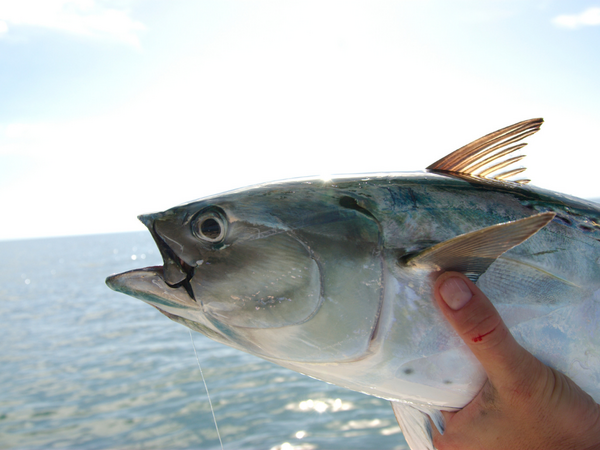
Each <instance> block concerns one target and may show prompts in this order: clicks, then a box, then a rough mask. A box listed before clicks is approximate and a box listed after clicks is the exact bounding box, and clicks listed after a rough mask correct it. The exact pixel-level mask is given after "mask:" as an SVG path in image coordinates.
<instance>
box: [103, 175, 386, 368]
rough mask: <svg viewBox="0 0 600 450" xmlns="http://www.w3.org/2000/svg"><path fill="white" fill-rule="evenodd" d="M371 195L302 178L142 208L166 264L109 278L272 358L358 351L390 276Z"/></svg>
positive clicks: (186, 321) (195, 325)
mask: <svg viewBox="0 0 600 450" xmlns="http://www.w3.org/2000/svg"><path fill="white" fill-rule="evenodd" d="M362 201H363V199H361V198H360V197H358V196H357V195H355V194H352V195H350V194H348V193H340V192H338V191H337V190H335V189H323V188H322V187H320V188H319V189H313V188H312V187H311V185H310V184H309V185H306V184H303V183H296V184H293V185H291V186H290V185H287V184H286V185H275V186H262V187H258V188H253V189H248V190H243V191H238V192H234V193H231V194H228V195H222V196H217V197H213V198H208V199H205V200H200V201H196V202H191V203H188V204H184V205H181V206H178V207H175V208H172V209H169V210H167V211H164V212H159V213H154V214H146V215H142V216H140V217H139V218H140V220H141V221H142V222H143V223H144V224H145V225H146V226H147V228H148V229H149V231H150V233H151V234H152V236H153V238H154V240H155V242H156V244H157V246H158V248H159V250H160V253H161V255H162V259H163V266H162V267H150V268H145V269H140V270H134V271H131V272H126V273H124V274H119V275H114V276H112V277H109V278H108V279H107V284H108V285H109V287H111V288H112V289H114V290H117V291H120V292H123V293H125V294H128V295H132V296H133V297H136V298H139V299H141V300H143V301H145V302H147V303H149V304H151V305H153V306H155V307H156V308H158V309H159V310H160V311H161V312H162V313H163V314H165V315H166V316H167V317H169V318H171V319H172V320H175V321H177V322H179V323H182V324H183V325H185V326H188V327H189V328H192V329H194V330H197V331H200V332H201V333H203V334H205V335H207V336H209V337H211V338H212V339H215V340H217V341H219V342H222V343H225V344H227V345H230V346H232V347H235V348H239V349H242V350H245V351H247V352H250V353H253V354H256V355H258V356H262V357H264V358H267V359H271V360H282V359H283V360H294V361H298V360H300V361H313V362H318V361H321V360H323V359H326V358H328V360H340V359H346V358H353V357H358V356H359V355H360V354H361V352H364V351H365V350H366V348H367V347H368V343H369V340H370V339H371V337H372V335H373V333H374V329H375V326H376V322H377V316H378V313H379V307H380V306H379V303H380V300H381V292H380V291H381V285H380V284H381V283H380V282H381V278H382V267H381V259H380V256H379V253H378V252H379V248H380V246H381V242H380V241H381V237H380V230H379V225H378V223H377V221H376V219H375V218H374V217H373V216H372V215H371V214H370V213H369V212H368V211H367V210H366V209H364V208H362V207H361V206H360V203H361V202H362ZM361 208H362V209H361ZM349 296H350V297H352V298H354V299H355V303H356V305H354V304H352V302H353V301H352V300H350V301H349V300H348V299H347V297H349ZM348 302H350V303H348ZM348 336H350V337H348ZM324 348H330V349H331V350H330V351H329V352H327V351H323V349H324Z"/></svg>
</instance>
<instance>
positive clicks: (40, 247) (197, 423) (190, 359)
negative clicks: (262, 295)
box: [0, 232, 408, 450]
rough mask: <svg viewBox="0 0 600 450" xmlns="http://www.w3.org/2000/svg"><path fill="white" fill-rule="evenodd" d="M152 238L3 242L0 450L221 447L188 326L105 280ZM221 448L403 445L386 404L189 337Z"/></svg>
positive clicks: (139, 258)
mask: <svg viewBox="0 0 600 450" xmlns="http://www.w3.org/2000/svg"><path fill="white" fill-rule="evenodd" d="M161 263H162V262H161V260H160V255H159V253H158V251H157V249H156V247H155V244H154V243H153V241H152V239H151V237H150V235H149V233H146V232H139V233H124V234H110V235H97V236H77V237H66V238H49V239H33V240H22V241H0V342H1V345H0V448H2V449H7V448H10V449H166V448H168V449H192V448H193V449H219V448H221V446H220V444H219V440H218V437H217V433H216V431H215V425H214V422H213V417H212V414H211V410H210V406H209V402H208V399H207V395H206V391H205V389H204V384H203V382H202V378H201V376H200V371H199V369H198V364H197V362H196V357H195V355H194V349H193V347H192V342H191V340H190V334H189V332H188V329H187V328H185V327H183V326H181V325H177V324H175V323H174V322H171V321H170V320H169V319H167V318H166V317H164V316H163V315H162V314H160V313H159V312H158V311H157V310H155V309H154V308H152V307H150V306H148V305H147V304H145V303H143V302H141V301H139V300H136V299H133V298H131V297H127V296H125V295H123V294H118V293H116V292H113V291H111V290H110V289H109V288H108V287H106V285H105V284H104V279H105V278H106V277H107V276H108V275H110V274H112V273H115V272H122V271H126V270H131V269H135V268H140V267H144V266H149V265H159V264H161ZM193 334H194V336H193V338H194V342H195V346H196V349H197V351H198V357H199V359H200V363H201V366H202V370H203V372H204V375H205V377H206V383H207V385H208V389H209V392H210V397H211V399H212V404H213V406H214V413H215V416H216V419H217V423H218V425H219V430H220V433H221V438H222V440H223V446H224V448H225V449H231V450H234V449H266V450H294V449H295V450H313V449H408V446H407V445H406V443H405V440H404V438H403V436H402V433H401V432H400V429H399V428H398V425H397V424H396V421H395V418H394V415H393V412H392V408H391V407H390V405H389V402H387V401H384V400H381V399H377V398H374V397H369V396H367V395H363V394H360V393H356V392H352V391H349V390H346V389H342V388H338V387H336V386H332V385H329V384H327V383H324V382H321V381H317V380H313V379H311V378H308V377H306V376H303V375H300V374H298V373H295V372H292V371H290V370H287V369H283V368H280V367H278V366H276V365H274V364H272V363H269V362H266V361H263V360H261V359H259V358H256V357H254V356H251V355H248V354H245V353H243V352H240V351H238V350H234V349H231V348H229V347H226V346H224V345H222V344H219V343H216V342H213V341H211V340H210V339H208V338H206V337H204V336H202V335H200V334H198V333H193Z"/></svg>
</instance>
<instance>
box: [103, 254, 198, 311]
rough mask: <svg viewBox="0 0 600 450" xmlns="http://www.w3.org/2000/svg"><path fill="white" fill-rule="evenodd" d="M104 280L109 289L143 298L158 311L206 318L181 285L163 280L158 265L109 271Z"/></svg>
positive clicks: (161, 268) (160, 268)
mask: <svg viewBox="0 0 600 450" xmlns="http://www.w3.org/2000/svg"><path fill="white" fill-rule="evenodd" d="M106 284H107V286H108V287H109V288H111V289H112V290H114V291H117V292H121V293H123V294H127V295H130V296H132V297H135V298H137V299H139V300H142V301H143V302H146V303H148V304H149V305H152V306H154V307H156V308H157V309H158V310H160V311H161V312H165V313H168V314H171V315H176V316H181V317H185V318H187V319H189V320H193V321H198V322H200V323H204V322H206V320H205V319H204V314H203V312H202V310H201V306H200V305H199V304H198V303H196V302H195V301H194V300H193V299H192V298H191V297H190V296H189V294H188V292H187V291H186V289H185V288H184V287H171V286H169V285H168V284H167V283H166V282H165V280H164V278H163V267H161V266H158V267H146V268H143V269H137V270H131V271H129V272H124V273H119V274H115V275H111V276H110V277H108V278H107V279H106Z"/></svg>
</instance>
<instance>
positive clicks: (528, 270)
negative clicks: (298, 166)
mask: <svg viewBox="0 0 600 450" xmlns="http://www.w3.org/2000/svg"><path fill="white" fill-rule="evenodd" d="M542 123H543V119H531V120H525V121H522V122H519V123H517V124H514V125H511V126H508V127H505V128H502V129H500V130H498V131H495V132H493V133H490V134H488V135H486V136H483V137H482V138H479V139H477V140H475V141H473V142H471V143H469V144H467V145H465V146H464V147H461V148H460V149H458V150H456V151H454V152H452V153H450V154H448V155H447V156H445V157H443V158H441V159H440V160H438V161H437V162H435V163H433V164H431V165H430V166H429V167H427V169H425V170H423V171H418V172H393V173H389V172H385V173H374V174H362V175H360V174H359V175H339V176H334V177H329V178H328V179H320V178H314V177H313V178H301V179H292V180H284V181H275V182H268V183H264V184H259V185H255V186H251V187H246V188H241V189H237V190H234V191H230V192H226V193H224V194H218V195H214V196H210V197H207V198H204V199H200V200H196V201H191V202H189V203H185V204H183V205H180V206H176V207H174V208H171V209H168V210H166V211H163V212H157V213H152V214H143V215H140V216H139V219H140V220H141V221H142V222H143V223H144V225H146V227H147V228H148V230H149V231H150V233H151V235H152V237H153V238H154V241H155V242H156V245H157V247H158V249H159V251H160V254H161V256H162V259H163V265H162V266H157V267H147V268H142V269H138V270H133V271H129V272H125V273H121V274H116V275H112V276H110V277H108V278H107V280H106V283H107V285H108V286H109V287H110V288H112V289H113V290H115V291H118V292H121V293H124V294H127V295H130V296H133V297H135V298H138V299H140V300H142V301H144V302H146V303H148V304H150V305H151V306H154V307H155V308H157V309H158V310H159V311H160V312H161V313H162V314H164V315H165V316H167V317H168V318H169V319H171V320H173V321H175V322H177V323H180V324H182V325H184V326H186V327H188V328H190V329H192V330H194V331H197V332H200V333H202V334H204V335H205V336H207V337H209V338H211V339H213V340H215V341H217V342H220V343H223V344H225V345H228V346H230V347H233V348H236V349H239V350H242V351H245V352H248V353H250V354H253V355H256V356H259V357H261V358H264V359H266V360H268V361H271V362H274V363H276V364H279V365H281V366H283V367H286V368H289V369H291V370H294V371H296V372H299V373H302V374H305V375H308V376H310V377H313V378H317V379H319V380H323V381H326V382H329V383H333V384H336V385H338V386H341V387H344V388H348V389H351V390H355V391H359V392H362V393H365V394H368V395H372V396H375V397H379V398H383V399H387V400H389V401H391V404H392V407H393V411H394V414H395V416H396V418H397V420H398V423H399V425H400V427H401V429H402V432H403V434H404V436H405V438H406V440H407V442H408V444H409V446H410V448H411V449H413V450H417V449H418V450H422V449H427V450H433V444H432V425H431V423H433V426H435V427H437V428H438V429H439V431H440V432H442V433H443V430H444V419H443V416H442V414H441V411H457V410H460V409H461V408H462V407H464V406H465V405H466V404H468V403H469V401H470V400H471V399H473V397H474V396H475V395H476V394H477V392H478V391H479V390H480V388H481V387H482V385H483V383H484V382H485V380H486V375H485V372H484V371H483V369H482V367H481V365H480V364H479V362H478V361H477V360H476V358H475V357H474V356H473V354H472V353H471V352H470V351H469V350H468V349H467V348H466V346H465V345H464V343H463V342H462V341H461V340H460V338H459V337H458V336H457V334H456V333H455V332H454V331H453V330H452V329H451V327H450V326H449V325H448V324H447V323H446V321H445V319H444V318H443V316H442V314H441V312H440V310H439V309H438V307H437V306H436V304H435V301H434V300H433V294H432V284H433V282H434V280H435V278H436V276H437V274H439V273H440V272H441V271H447V270H455V271H459V272H461V273H464V274H465V275H466V276H468V277H469V278H470V279H471V280H472V281H474V282H475V283H476V284H477V286H478V287H479V288H480V289H481V290H482V291H483V292H484V293H485V294H486V295H487V296H488V297H489V298H490V299H491V301H492V302H493V303H494V305H495V306H496V308H497V309H498V311H499V312H500V314H501V316H502V317H503V319H504V321H505V322H506V324H507V326H508V327H509V329H510V331H511V332H512V334H513V335H514V336H515V338H516V339H517V341H518V342H519V343H520V344H521V345H522V346H523V347H525V348H526V349H527V350H529V351H530V352H531V353H533V354H534V355H535V356H536V357H537V358H538V359H540V360H541V361H542V362H544V363H545V364H547V365H549V366H551V367H554V368H555V369H557V370H559V371H561V372H562V373H564V374H566V375H568V376H569V377H570V378H572V379H573V380H574V381H575V382H576V383H577V384H578V385H579V386H580V387H581V388H582V389H584V390H585V391H586V392H587V393H589V394H590V395H591V396H592V397H593V398H594V399H595V400H596V401H597V402H598V401H600V329H599V327H598V324H599V323H600V320H599V319H600V205H598V204H596V203H593V202H590V201H586V200H583V199H578V198H575V197H572V196H569V195H566V194H560V193H556V192H552V191H548V190H544V189H541V188H537V187H534V186H532V185H530V184H529V181H530V180H528V179H525V178H520V179H517V178H518V177H520V176H522V172H523V170H524V169H523V168H522V167H517V168H514V167H515V164H517V163H518V162H519V161H520V160H521V158H522V156H513V155H514V154H515V153H516V152H517V151H518V150H520V149H521V148H523V147H524V146H525V145H526V144H525V143H523V142H521V141H522V140H523V139H524V138H526V137H528V136H531V135H532V134H534V133H536V132H537V131H538V130H539V129H540V127H541V125H542Z"/></svg>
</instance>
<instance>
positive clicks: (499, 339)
mask: <svg viewBox="0 0 600 450" xmlns="http://www.w3.org/2000/svg"><path fill="white" fill-rule="evenodd" d="M434 296H435V298H436V301H437V302H438V304H439V306H440V308H441V310H442V312H443V314H444V316H446V319H447V320H448V322H449V323H450V325H451V326H452V327H453V328H454V330H455V331H456V332H457V333H458V335H459V336H460V337H461V338H462V340H463V341H464V342H465V344H466V345H467V346H468V347H469V348H470V349H471V351H472V352H473V354H474V355H475V357H476V358H477V359H478V360H479V362H480V363H481V365H482V366H483V368H484V370H485V371H486V373H487V375H488V378H489V379H490V382H492V384H494V385H496V386H498V385H499V384H504V383H513V382H514V381H516V380H517V379H518V378H519V377H521V376H526V374H524V373H523V370H524V367H525V366H526V365H524V364H523V362H524V361H525V360H526V359H527V358H533V357H532V356H531V355H530V354H529V353H528V352H527V351H526V350H525V349H523V347H521V346H520V345H519V344H518V343H517V341H516V340H515V339H514V337H513V336H512V335H511V334H510V332H509V330H508V327H507V326H506V325H505V324H504V321H503V320H502V318H501V317H500V314H498V311H497V310H496V308H495V307H494V305H493V304H492V303H491V302H490V301H489V300H488V298H487V297H486V296H485V295H484V294H483V292H481V291H480V290H479V288H478V287H477V286H475V284H473V283H472V282H471V281H470V280H469V279H468V278H467V277H466V276H464V275H462V274H460V273H456V272H446V273H444V274H442V275H441V276H440V277H439V278H438V279H437V280H436V282H435V285H434Z"/></svg>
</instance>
